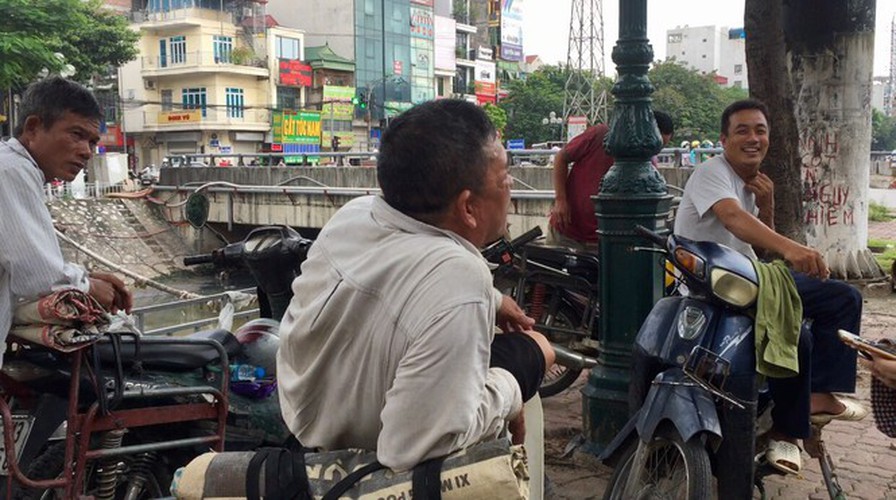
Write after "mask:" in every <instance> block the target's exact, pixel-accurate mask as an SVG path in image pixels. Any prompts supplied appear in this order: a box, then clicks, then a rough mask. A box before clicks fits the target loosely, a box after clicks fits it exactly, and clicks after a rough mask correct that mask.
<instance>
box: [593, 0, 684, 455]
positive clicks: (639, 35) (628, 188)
mask: <svg viewBox="0 0 896 500" xmlns="http://www.w3.org/2000/svg"><path fill="white" fill-rule="evenodd" d="M652 60H653V48H652V47H651V46H650V43H649V41H648V40H647V0H619V41H618V42H617V44H616V46H615V47H614V48H613V61H614V62H615V63H616V66H617V68H618V72H619V78H618V80H617V81H616V84H615V85H614V86H613V95H614V96H615V97H616V104H615V107H614V111H613V118H612V120H611V121H610V132H609V134H608V135H607V139H606V148H607V151H608V152H609V153H610V154H611V155H612V156H613V157H614V158H615V159H616V161H615V164H614V166H613V168H611V169H610V171H609V172H608V173H607V175H606V176H605V177H604V180H603V183H602V185H601V189H600V193H599V194H598V195H597V196H595V197H593V198H592V200H594V207H595V213H596V214H597V221H598V235H599V236H600V259H601V269H600V280H601V281H600V284H601V286H600V307H601V315H600V335H599V341H600V353H599V356H598V360H599V364H598V366H596V367H595V368H594V369H592V370H591V375H590V376H589V378H588V383H587V385H586V386H585V388H584V389H583V394H584V398H583V420H584V431H585V438H586V440H587V442H588V447H589V448H590V449H591V450H592V451H595V452H600V451H601V450H602V449H603V448H605V447H606V445H607V444H609V442H610V440H612V439H613V437H614V436H615V435H616V434H617V432H618V431H619V430H620V429H621V428H622V426H623V425H624V424H625V422H626V421H627V420H628V385H629V380H630V374H629V372H630V366H631V350H632V343H633V341H634V338H635V335H636V334H637V333H638V329H639V328H640V325H641V322H642V321H643V320H644V318H645V317H646V316H647V314H648V313H649V312H650V309H651V308H652V307H653V304H654V303H655V302H656V301H657V300H658V299H659V298H660V297H661V296H662V277H663V272H662V268H661V266H660V263H659V261H658V257H657V255H656V254H654V253H650V252H635V251H633V250H632V248H633V247H635V246H645V245H646V243H645V241H644V240H643V239H642V238H641V237H639V236H638V235H637V234H636V233H635V231H634V229H635V226H637V225H642V226H645V227H648V228H652V229H660V230H665V226H666V225H665V220H666V217H667V216H668V213H669V206H670V201H671V199H672V197H671V196H669V194H668V192H667V190H666V183H665V181H664V180H663V178H662V176H660V174H659V173H658V172H657V171H656V170H655V169H654V168H653V167H652V166H651V164H650V158H651V157H652V156H653V155H655V154H656V153H658V152H659V151H660V149H661V148H662V142H661V141H662V139H661V138H660V135H659V131H658V130H657V127H656V122H655V120H654V118H653V111H652V109H651V107H650V94H651V93H652V92H653V86H652V85H650V81H649V80H648V79H647V70H648V67H649V65H650V63H651V62H652Z"/></svg>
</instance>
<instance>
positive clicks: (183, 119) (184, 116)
mask: <svg viewBox="0 0 896 500" xmlns="http://www.w3.org/2000/svg"><path fill="white" fill-rule="evenodd" d="M199 121H202V110H199V109H188V110H184V111H162V112H161V113H159V124H162V125H165V124H168V125H173V124H176V123H193V122H199Z"/></svg>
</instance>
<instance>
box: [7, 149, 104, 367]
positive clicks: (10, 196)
mask: <svg viewBox="0 0 896 500" xmlns="http://www.w3.org/2000/svg"><path fill="white" fill-rule="evenodd" d="M43 184H44V174H43V172H42V171H41V170H40V168H39V167H38V166H37V162H35V161H34V158H32V157H31V155H30V154H29V153H28V151H27V150H26V149H25V147H24V146H22V144H21V143H20V142H19V141H17V140H16V139H10V140H8V141H6V142H2V143H0V365H2V361H3V353H4V352H5V351H6V342H5V340H6V336H7V335H8V333H9V328H10V326H12V318H13V309H14V307H15V305H16V304H17V303H19V302H22V301H28V300H33V299H35V298H37V297H40V296H41V295H46V294H47V293H49V292H51V291H53V290H54V289H57V288H64V287H71V286H75V287H77V288H79V289H80V290H82V291H85V292H86V291H88V290H89V289H90V283H89V281H88V279H87V272H86V271H85V270H84V269H83V268H82V267H80V266H77V265H74V264H68V263H66V262H65V261H64V260H63V258H62V251H61V250H60V249H59V242H58V241H57V239H56V235H55V233H54V232H53V221H52V219H51V218H50V212H49V211H48V210H47V207H46V205H44V191H43Z"/></svg>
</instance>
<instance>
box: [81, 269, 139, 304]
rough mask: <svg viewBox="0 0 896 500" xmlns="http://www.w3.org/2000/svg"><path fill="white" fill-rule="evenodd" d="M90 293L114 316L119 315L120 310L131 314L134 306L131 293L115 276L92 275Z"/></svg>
mask: <svg viewBox="0 0 896 500" xmlns="http://www.w3.org/2000/svg"><path fill="white" fill-rule="evenodd" d="M89 293H90V295H91V296H92V297H93V298H95V299H96V300H97V302H99V303H100V305H102V306H103V307H104V308H106V310H108V311H109V312H111V313H112V314H115V313H117V312H118V311H119V309H122V310H124V312H126V313H128V314H130V312H131V307H133V305H134V297H133V295H131V291H130V290H128V287H127V286H125V284H124V282H123V281H121V280H120V279H119V278H118V277H117V276H115V275H114V274H109V273H91V275H90V292H89Z"/></svg>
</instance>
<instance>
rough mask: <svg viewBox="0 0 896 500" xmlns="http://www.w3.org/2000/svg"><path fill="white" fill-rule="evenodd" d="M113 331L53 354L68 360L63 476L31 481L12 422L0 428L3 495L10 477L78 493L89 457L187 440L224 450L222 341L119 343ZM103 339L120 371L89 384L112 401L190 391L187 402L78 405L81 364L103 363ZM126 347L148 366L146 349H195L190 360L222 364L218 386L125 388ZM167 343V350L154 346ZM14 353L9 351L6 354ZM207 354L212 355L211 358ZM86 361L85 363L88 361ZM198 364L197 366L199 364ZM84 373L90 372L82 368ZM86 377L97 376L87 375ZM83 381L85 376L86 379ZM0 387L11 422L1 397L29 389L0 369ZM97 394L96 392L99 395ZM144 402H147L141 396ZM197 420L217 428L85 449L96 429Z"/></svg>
mask: <svg viewBox="0 0 896 500" xmlns="http://www.w3.org/2000/svg"><path fill="white" fill-rule="evenodd" d="M118 335H119V334H109V335H107V336H106V337H104V338H103V339H102V340H101V341H100V342H98V343H96V344H92V345H89V346H86V347H83V348H80V349H78V350H75V351H73V352H70V353H57V355H59V356H63V357H66V358H68V360H69V365H70V367H71V371H70V383H69V392H68V394H69V395H70V397H69V398H68V402H67V405H68V409H67V414H66V422H67V426H66V430H65V463H64V468H63V473H62V475H61V477H58V478H55V479H48V480H33V479H31V478H29V477H27V476H26V475H25V474H24V473H23V471H22V469H21V467H20V465H21V464H19V462H18V457H17V453H16V447H15V438H14V436H13V426H10V425H4V426H3V442H4V445H5V453H6V461H7V463H8V467H9V474H10V476H11V478H12V479H13V481H8V482H7V485H6V494H7V497H9V496H10V495H11V493H12V484H13V482H15V483H18V484H20V485H22V486H24V487H26V488H36V489H61V490H63V491H64V498H79V497H78V494H79V488H81V486H82V485H83V483H84V479H85V473H86V469H87V464H88V462H91V461H94V460H98V459H102V458H108V457H116V456H122V455H129V454H135V453H143V452H148V451H159V450H169V449H173V448H182V447H190V446H197V445H201V446H209V447H210V448H211V449H213V450H214V451H222V450H223V445H224V429H225V424H226V419H227V407H228V392H227V383H228V380H229V365H228V355H227V351H226V350H225V348H224V346H222V344H221V343H220V342H219V341H218V340H216V339H214V338H211V337H209V338H195V337H192V338H158V337H157V338H146V337H141V338H139V340H138V339H137V337H133V339H134V340H133V341H132V342H130V343H128V342H122V338H121V337H118V338H115V337H117V336H118ZM10 340H11V341H14V342H15V343H17V344H19V345H20V346H22V349H26V350H27V349H43V350H46V348H45V347H43V346H37V345H35V344H29V343H27V342H24V341H21V340H19V339H16V338H10ZM108 344H118V348H113V349H112V350H111V351H112V352H113V353H114V354H113V358H114V359H113V362H117V368H118V373H119V376H118V377H116V378H114V379H113V380H112V383H111V384H110V383H108V382H105V383H103V384H101V386H100V388H98V389H95V392H96V393H101V392H102V393H105V392H106V391H108V390H109V389H112V390H113V392H114V396H113V399H114V400H118V401H120V402H125V401H127V402H138V403H142V402H143V401H144V400H151V399H158V398H174V397H190V396H193V398H191V399H190V400H189V401H188V402H178V403H174V404H164V405H159V406H152V405H143V404H136V405H134V406H129V407H128V408H123V409H106V411H105V412H104V411H101V407H103V406H104V405H103V400H104V399H103V396H101V395H100V396H99V397H97V398H96V401H94V402H92V403H91V404H90V405H89V406H87V407H86V410H84V411H82V410H81V409H80V406H81V405H80V404H79V403H80V399H81V398H80V397H78V395H79V394H81V390H82V387H81V386H82V380H81V379H82V365H84V364H85V361H87V360H88V359H90V358H89V357H88V355H90V356H92V357H93V359H94V360H95V361H97V362H99V359H100V358H101V357H103V358H104V363H103V366H104V368H105V367H108V365H107V364H106V362H108V361H109V359H108V358H109V350H110V349H109V347H108ZM123 346H124V347H126V346H132V347H130V349H131V350H132V351H133V352H134V354H135V356H133V357H132V358H131V359H130V360H129V361H130V362H142V363H143V364H144V365H146V367H147V368H148V366H149V365H151V364H152V363H153V360H152V359H150V358H152V357H153V355H152V352H153V351H155V352H156V353H158V354H159V355H161V354H162V353H163V352H165V351H167V352H169V353H170V352H172V350H170V349H171V348H174V350H175V352H187V353H189V354H196V356H193V357H192V358H191V360H192V362H193V363H196V364H198V363H202V364H203V366H205V365H211V366H215V365H218V364H219V365H220V371H221V377H220V378H219V380H218V384H217V387H213V386H212V385H205V386H194V387H164V388H152V387H150V388H143V387H140V388H136V389H128V388H126V387H124V384H123V383H122V380H123V379H122V377H121V376H120V373H121V366H122V365H121V363H122V362H123V361H125V362H127V360H125V359H123V358H124V357H125V356H123V355H122V353H121V350H119V348H121V347H123ZM165 346H168V349H167V350H164V349H160V348H164V347H165ZM102 348H105V350H106V353H105V354H103V355H101V354H100V352H99V351H100V350H101V349H102ZM141 349H145V350H146V351H148V352H149V354H148V355H147V356H141V355H140V354H139V351H140V350H141ZM9 354H12V353H8V358H13V359H14V356H9ZM156 358H157V361H163V360H162V359H161V357H160V356H156ZM211 358H213V359H212V360H211V361H210V359H211ZM88 366H89V365H88ZM197 368H198V366H197ZM85 371H88V372H89V371H90V370H85ZM89 375H91V376H97V377H98V379H100V380H104V379H102V377H99V376H98V374H94V373H91V374H89ZM88 380H89V378H88ZM0 387H2V390H3V397H0V416H2V419H3V422H12V421H13V420H12V416H13V413H12V411H11V410H10V407H9V404H8V402H7V399H8V398H11V397H18V396H22V395H25V394H27V392H28V389H27V387H26V385H25V384H24V383H22V382H19V381H17V380H15V379H14V378H12V377H10V376H9V375H8V374H6V373H3V372H0ZM72 395H74V397H72ZM98 395H99V394H98ZM147 403H148V401H147ZM196 420H215V421H216V423H217V429H216V430H215V432H214V433H213V434H211V435H207V436H200V437H190V438H181V439H171V440H161V441H157V442H151V443H140V444H136V445H127V446H120V447H117V448H109V449H104V448H98V449H90V439H91V436H92V435H93V434H95V433H99V432H103V431H110V430H115V429H128V428H139V427H145V426H151V425H161V424H172V423H180V422H189V421H196Z"/></svg>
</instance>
